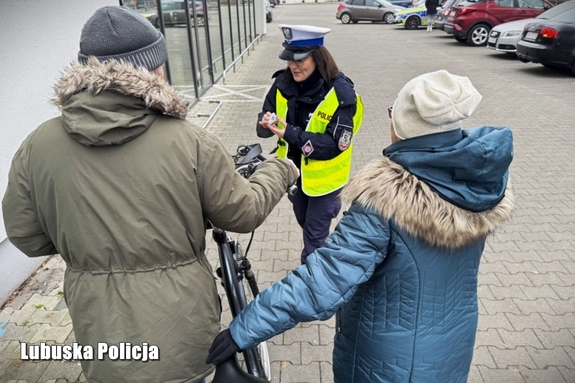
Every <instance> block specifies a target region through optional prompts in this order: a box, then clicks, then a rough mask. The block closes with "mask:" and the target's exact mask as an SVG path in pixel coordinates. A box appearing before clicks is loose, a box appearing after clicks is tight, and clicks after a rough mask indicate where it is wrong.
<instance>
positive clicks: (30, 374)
mask: <svg viewBox="0 0 575 383" xmlns="http://www.w3.org/2000/svg"><path fill="white" fill-rule="evenodd" d="M49 363H50V362H48V361H44V362H29V361H21V360H18V359H12V360H11V361H10V364H9V365H8V367H7V368H6V372H5V373H4V375H3V376H2V378H0V382H9V381H11V380H16V381H24V382H28V383H29V382H37V381H38V380H39V379H40V377H41V376H42V374H43V373H44V370H45V369H46V367H48V364H49Z"/></svg>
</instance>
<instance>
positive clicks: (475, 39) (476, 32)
mask: <svg viewBox="0 0 575 383" xmlns="http://www.w3.org/2000/svg"><path fill="white" fill-rule="evenodd" d="M489 31H491V28H489V26H487V25H485V24H477V25H475V26H474V27H473V28H471V29H470V30H469V33H468V34H467V44H469V45H471V46H472V47H478V46H481V45H485V44H487V38H488V37H489Z"/></svg>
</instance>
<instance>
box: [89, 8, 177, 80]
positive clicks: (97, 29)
mask: <svg viewBox="0 0 575 383" xmlns="http://www.w3.org/2000/svg"><path fill="white" fill-rule="evenodd" d="M89 56H95V57H96V58H97V59H98V60H100V61H102V62H107V61H110V60H117V61H123V62H128V63H132V64H134V65H135V66H136V67H143V68H146V69H148V70H154V69H156V68H157V67H159V66H161V65H162V64H163V63H164V62H166V60H167V59H168V49H167V48H166V40H165V39H164V36H163V35H162V34H161V33H160V32H158V31H157V30H156V28H154V27H153V26H152V24H151V23H150V22H149V21H148V20H146V18H145V17H143V16H142V15H140V14H138V13H137V12H134V11H132V10H130V9H126V8H123V7H118V6H110V7H103V8H100V9H98V10H97V11H96V12H95V13H94V15H93V16H92V17H90V19H88V21H87V22H86V24H84V28H82V35H81V37H80V52H78V61H80V63H82V64H84V65H85V64H86V63H87V62H88V57H89Z"/></svg>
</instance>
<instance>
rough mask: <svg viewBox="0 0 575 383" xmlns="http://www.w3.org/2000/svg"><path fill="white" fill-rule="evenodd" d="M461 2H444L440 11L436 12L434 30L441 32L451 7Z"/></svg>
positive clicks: (460, 0) (451, 0)
mask: <svg viewBox="0 0 575 383" xmlns="http://www.w3.org/2000/svg"><path fill="white" fill-rule="evenodd" d="M462 1H463V0H446V1H445V2H444V3H443V4H441V9H438V10H437V16H436V19H435V28H437V29H441V30H443V27H444V25H445V22H446V21H447V16H449V12H451V7H455V6H456V5H458V4H459V3H461V2H462Z"/></svg>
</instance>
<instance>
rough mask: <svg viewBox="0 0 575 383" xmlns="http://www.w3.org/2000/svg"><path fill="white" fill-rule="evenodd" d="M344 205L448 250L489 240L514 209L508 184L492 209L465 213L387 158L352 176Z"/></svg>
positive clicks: (343, 198)
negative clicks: (363, 209) (355, 206)
mask: <svg viewBox="0 0 575 383" xmlns="http://www.w3.org/2000/svg"><path fill="white" fill-rule="evenodd" d="M341 199H342V201H343V202H345V203H348V204H351V203H357V204H359V205H361V206H364V207H366V208H369V209H373V210H375V211H376V212H377V213H378V214H379V215H381V216H382V217H383V218H384V219H385V220H389V219H391V218H393V220H394V221H395V223H396V224H397V225H398V226H399V227H400V228H402V229H404V230H406V231H407V232H408V233H409V234H410V235H412V236H415V237H418V238H421V239H422V240H424V241H425V242H426V243H428V244H430V245H433V246H439V247H444V248H448V249H457V248H460V247H464V246H467V245H470V244H472V243H474V242H475V241H477V240H479V239H481V238H485V237H487V235H488V234H490V233H492V232H493V231H494V230H496V229H497V228H499V227H500V226H501V225H502V224H503V223H504V222H505V221H507V220H508V219H509V218H510V217H511V211H512V210H513V205H514V198H513V193H512V190H511V185H510V183H508V185H507V189H506V192H505V196H504V197H503V199H502V200H501V202H499V204H498V205H497V206H496V207H494V208H493V209H491V210H487V211H483V212H479V213H474V212H470V211H467V210H464V209H461V208H459V207H457V206H455V205H452V204H450V203H449V202H448V201H446V200H444V199H442V198H441V197H440V196H439V195H438V194H437V193H435V192H434V191H433V190H432V189H431V188H430V187H429V186H427V184H425V183H424V182H422V181H420V180H419V179H418V178H417V177H415V176H414V175H412V174H411V173H409V172H408V171H406V170H405V169H404V168H403V167H401V166H400V165H398V164H396V163H394V162H392V161H391V160H389V159H388V158H387V157H384V158H382V159H379V160H376V161H373V162H371V163H370V164H368V165H367V166H366V167H364V168H363V169H361V170H360V171H359V172H358V173H357V174H356V175H355V176H353V177H352V179H351V180H350V182H349V184H348V185H347V186H345V188H344V189H343V191H342V193H341Z"/></svg>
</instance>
